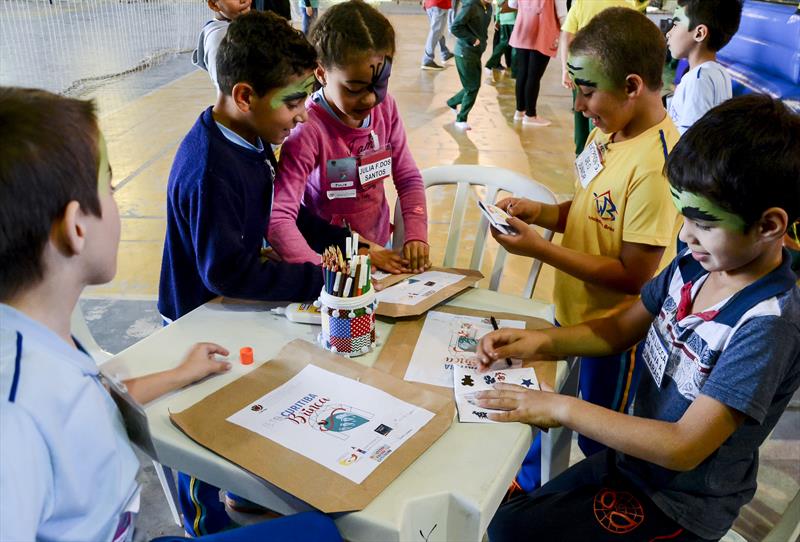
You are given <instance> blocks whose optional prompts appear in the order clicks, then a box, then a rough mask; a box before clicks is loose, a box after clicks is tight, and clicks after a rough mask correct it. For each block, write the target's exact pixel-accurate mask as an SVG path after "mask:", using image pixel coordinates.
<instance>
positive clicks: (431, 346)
mask: <svg viewBox="0 0 800 542" xmlns="http://www.w3.org/2000/svg"><path fill="white" fill-rule="evenodd" d="M497 323H498V325H499V327H509V328H515V329H525V322H523V321H522V320H498V322H497ZM492 329H493V328H492V323H491V322H490V321H489V319H488V318H481V317H479V316H465V315H460V314H450V313H447V312H439V311H429V312H428V314H427V316H426V317H425V323H424V324H423V325H422V331H421V332H420V334H419V339H418V340H417V346H416V347H415V348H414V353H413V354H412V355H411V361H409V363H408V369H407V370H406V374H405V377H404V379H405V380H410V381H413V382H424V383H425V384H433V385H434V386H443V387H446V388H452V387H453V368H454V367H462V368H467V369H477V367H478V361H477V359H475V350H476V348H477V347H478V341H480V340H481V338H482V337H483V336H484V335H486V334H487V333H489V332H490V331H492ZM512 361H513V362H514V366H516V367H520V366H522V361H520V360H512ZM502 363H503V364H505V360H503V362H502Z"/></svg>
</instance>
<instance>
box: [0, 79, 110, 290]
mask: <svg viewBox="0 0 800 542" xmlns="http://www.w3.org/2000/svg"><path fill="white" fill-rule="evenodd" d="M0 126H2V130H0V262H3V263H2V265H0V300H3V301H6V300H8V299H10V298H11V297H12V296H14V295H16V294H17V293H18V292H20V291H22V290H24V289H25V288H27V287H29V286H31V285H33V284H35V283H37V282H39V281H40V280H41V279H42V278H44V266H43V263H42V253H43V251H44V247H45V245H46V244H47V241H48V239H49V237H50V229H51V227H52V225H53V222H54V221H56V220H57V219H58V218H60V217H61V216H62V215H63V213H64V209H65V208H66V206H67V204H68V203H69V202H71V201H77V202H78V203H79V204H80V206H81V210H82V211H83V212H84V213H88V214H91V215H94V216H98V217H99V216H101V207H100V197H99V194H98V191H97V174H98V170H97V168H98V162H99V151H98V137H99V131H98V128H97V118H96V116H95V108H94V103H93V102H91V101H84V100H75V99H72V98H64V97H62V96H57V95H55V94H51V93H49V92H45V91H43V90H36V89H27V88H13V87H0Z"/></svg>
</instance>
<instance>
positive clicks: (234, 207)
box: [158, 12, 348, 536]
mask: <svg viewBox="0 0 800 542" xmlns="http://www.w3.org/2000/svg"><path fill="white" fill-rule="evenodd" d="M316 65H317V56H316V52H315V51H314V48H313V47H312V46H311V45H309V44H308V42H307V41H306V40H305V38H304V37H303V35H302V34H301V33H300V32H298V31H297V30H294V29H292V28H291V26H289V24H288V23H287V22H286V21H285V20H283V19H281V18H280V17H278V16H276V15H274V14H272V13H267V12H251V13H246V14H244V15H242V16H240V17H238V18H236V20H234V21H233V22H232V23H231V24H230V27H229V28H228V32H227V35H226V36H225V38H224V39H223V40H222V43H221V44H220V47H219V51H218V53H217V82H218V84H219V89H220V92H219V93H218V95H217V102H216V104H214V106H213V107H209V108H208V109H206V110H205V111H204V112H203V113H202V114H201V115H200V117H199V118H198V119H197V122H195V124H194V126H193V127H192V129H191V130H190V131H189V133H188V134H187V135H186V137H185V138H184V139H183V142H182V143H181V145H180V147H179V148H178V152H177V154H176V155H175V161H174V163H173V165H172V170H171V172H170V176H169V184H168V186H167V235H166V240H165V242H164V258H163V260H162V264H161V282H160V284H159V295H158V309H159V311H160V312H161V314H162V315H163V316H164V318H165V320H167V321H170V320H175V319H177V318H180V317H181V316H183V315H184V314H186V313H188V312H189V311H191V310H193V309H195V308H197V307H199V306H200V305H202V304H203V303H205V302H207V301H209V300H211V299H213V298H214V297H217V296H226V297H235V298H244V299H254V300H275V301H289V300H294V301H307V300H311V299H313V298H315V297H316V296H318V295H319V292H320V290H321V289H322V284H323V280H322V270H321V268H320V267H319V266H318V265H314V264H311V263H305V264H288V263H284V262H280V261H275V258H271V257H266V254H267V250H265V249H264V246H265V244H264V234H265V232H266V231H267V227H268V225H269V217H270V213H271V210H272V192H273V186H272V183H273V179H274V175H275V156H274V155H273V153H272V149H271V147H270V144H280V143H281V142H282V141H283V140H284V139H285V138H286V136H288V135H289V131H290V130H291V129H292V128H294V127H295V126H296V125H297V123H299V122H305V120H306V110H305V100H306V98H307V97H308V96H309V94H310V93H311V91H312V87H313V83H314V75H313V72H312V70H313V69H314V68H315V67H316ZM298 222H299V223H300V224H299V226H300V229H301V231H304V230H305V231H307V232H313V238H311V239H309V243H310V244H311V246H312V247H314V248H317V249H318V250H320V251H321V249H320V248H318V247H323V246H326V245H327V244H332V243H337V244H341V242H342V240H343V239H344V238H345V236H346V235H347V233H348V232H347V230H345V229H342V228H335V227H332V226H329V225H327V224H323V223H321V222H319V221H314V219H313V218H311V217H310V216H308V215H303V214H302V213H301V215H300V217H299V218H298ZM307 237H310V235H307ZM178 479H179V497H180V504H181V508H182V511H183V518H184V527H185V528H186V531H187V532H188V533H189V534H192V535H195V536H199V535H203V534H206V533H208V532H215V531H219V530H222V529H225V528H227V527H228V526H229V524H230V519H229V518H228V516H227V514H226V513H225V509H224V506H222V503H220V500H219V489H218V488H215V487H213V486H211V485H209V484H206V483H204V482H201V481H200V480H197V479H195V478H193V477H189V476H187V475H185V474H183V473H180V474H179V477H178ZM228 497H229V498H228V499H227V500H228V501H230V503H232V504H234V505H236V504H240V503H241V501H239V500H238V499H236V498H235V496H232V495H228Z"/></svg>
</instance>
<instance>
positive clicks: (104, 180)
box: [97, 132, 111, 195]
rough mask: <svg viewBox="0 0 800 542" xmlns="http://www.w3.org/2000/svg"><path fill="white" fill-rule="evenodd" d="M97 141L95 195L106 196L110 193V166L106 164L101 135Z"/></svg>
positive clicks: (106, 151) (104, 140) (100, 134)
mask: <svg viewBox="0 0 800 542" xmlns="http://www.w3.org/2000/svg"><path fill="white" fill-rule="evenodd" d="M97 139H98V141H97V193H98V194H100V195H106V194H108V193H109V192H110V191H111V165H110V164H109V162H108V147H107V146H106V138H105V137H103V133H102V132H100V133H99V134H98V138H97Z"/></svg>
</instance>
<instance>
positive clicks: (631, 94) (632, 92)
mask: <svg viewBox="0 0 800 542" xmlns="http://www.w3.org/2000/svg"><path fill="white" fill-rule="evenodd" d="M645 88H646V85H645V84H644V79H642V76H641V75H637V74H635V73H632V74H630V75H628V76H627V77H626V78H625V94H627V95H628V98H638V97H639V96H641V95H642V93H643V92H644V91H645Z"/></svg>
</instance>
